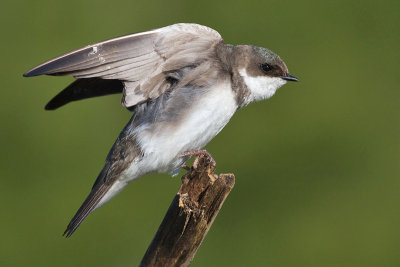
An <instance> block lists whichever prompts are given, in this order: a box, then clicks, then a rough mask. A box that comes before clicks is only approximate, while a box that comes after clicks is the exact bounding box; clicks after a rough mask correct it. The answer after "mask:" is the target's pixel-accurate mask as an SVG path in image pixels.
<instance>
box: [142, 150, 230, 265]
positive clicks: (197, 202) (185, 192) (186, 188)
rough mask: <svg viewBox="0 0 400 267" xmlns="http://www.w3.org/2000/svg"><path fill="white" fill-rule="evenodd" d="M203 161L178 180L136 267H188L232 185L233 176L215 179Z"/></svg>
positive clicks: (204, 160)
mask: <svg viewBox="0 0 400 267" xmlns="http://www.w3.org/2000/svg"><path fill="white" fill-rule="evenodd" d="M213 169H214V168H213V167H212V166H211V164H210V162H209V161H208V160H207V158H205V157H202V156H200V158H199V164H198V167H197V168H196V169H194V168H193V167H192V168H191V170H190V171H189V172H188V173H187V174H185V175H184V176H183V177H182V182H183V183H182V186H181V188H180V189H179V191H178V193H177V194H176V196H175V198H174V200H173V201H172V203H171V205H170V207H169V209H168V211H167V214H166V215H165V217H164V219H163V221H162V223H161V225H160V227H159V228H158V231H157V233H156V235H155V236H154V238H153V241H152V242H151V244H150V246H149V247H148V249H147V251H146V254H145V255H144V257H143V259H142V261H141V263H140V266H141V267H149V266H163V267H167V266H188V265H189V264H190V262H191V261H192V259H193V257H194V255H195V254H196V251H197V249H198V248H199V246H200V244H201V242H202V241H203V239H204V237H205V236H206V234H207V232H208V230H209V229H210V227H211V225H212V223H213V222H214V219H215V217H216V216H217V214H218V212H219V210H220V209H221V207H222V205H223V203H224V201H225V199H226V197H227V196H228V194H229V192H230V191H231V190H232V188H233V186H234V184H235V176H234V175H233V174H220V175H219V177H218V178H217V177H216V175H215V174H214V170H213Z"/></svg>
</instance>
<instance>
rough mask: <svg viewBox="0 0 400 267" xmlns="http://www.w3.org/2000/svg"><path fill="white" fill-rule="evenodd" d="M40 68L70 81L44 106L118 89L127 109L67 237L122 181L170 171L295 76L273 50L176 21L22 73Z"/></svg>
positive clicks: (37, 71)
mask: <svg viewBox="0 0 400 267" xmlns="http://www.w3.org/2000/svg"><path fill="white" fill-rule="evenodd" d="M267 67H268V68H269V67H270V68H271V69H270V70H267V71H266V69H268V68H267ZM42 74H46V75H72V76H74V77H75V78H76V79H77V80H76V81H75V82H73V83H72V84H70V85H69V86H68V87H67V88H65V89H64V90H63V91H61V92H60V93H59V94H58V95H57V96H55V97H54V98H53V99H52V100H51V101H50V102H49V103H48V104H47V105H46V109H56V108H58V107H61V106H62V105H64V104H66V103H69V102H71V101H76V100H80V99H85V98H90V97H96V96H102V95H107V94H113V93H120V92H122V104H123V105H124V106H125V107H126V108H128V109H129V110H130V111H131V112H132V113H133V116H132V118H131V120H130V121H129V122H128V124H127V125H126V126H125V128H124V129H123V131H122V132H121V134H120V135H119V137H118V139H117V140H116V142H115V143H114V145H113V147H112V148H111V150H110V152H109V154H108V156H107V158H106V162H105V165H104V168H103V169H102V171H101V172H100V174H99V176H98V178H97V179H96V181H95V183H94V185H93V187H92V190H91V192H90V193H89V195H88V197H87V198H86V200H85V201H84V202H83V204H82V206H81V207H80V208H79V210H78V211H77V213H76V214H75V216H74V217H73V218H72V220H71V222H70V223H69V225H68V226H67V229H66V230H65V232H64V235H66V236H67V237H69V236H71V235H72V234H73V233H74V231H75V230H76V229H77V228H78V227H79V225H80V224H81V223H82V222H83V220H84V219H85V218H86V217H87V216H88V215H89V214H90V213H91V212H92V211H93V210H95V209H97V208H99V207H100V206H101V205H103V204H104V203H105V202H107V201H108V200H109V199H111V198H112V197H113V196H115V195H116V194H117V193H118V192H119V191H120V190H122V188H123V187H124V186H126V184H128V183H129V182H131V181H132V180H134V179H136V178H138V177H141V176H142V175H145V174H147V173H151V172H155V171H158V172H167V173H171V174H176V173H177V171H179V168H180V167H181V166H182V165H183V164H184V163H185V162H186V161H187V160H188V158H189V157H188V156H186V155H187V154H186V155H185V156H182V155H183V153H184V152H186V151H193V150H198V149H201V148H202V147H204V146H205V145H206V144H207V143H208V142H209V141H210V140H211V139H212V138H213V137H214V136H215V135H216V134H218V132H219V131H220V130H221V129H222V128H223V127H224V126H225V125H226V123H228V121H229V119H230V118H231V116H232V115H233V114H234V113H235V111H236V110H237V109H238V108H241V107H243V106H245V105H247V104H249V103H250V102H253V101H257V100H261V99H265V98H268V97H270V96H272V95H273V94H274V93H275V91H276V90H277V89H278V88H279V87H280V86H282V85H283V84H284V83H285V81H287V80H292V81H295V80H297V79H296V78H294V77H293V76H291V75H289V73H288V70H287V67H286V65H285V64H284V62H283V61H282V60H281V59H280V58H279V56H277V55H276V54H274V53H273V52H272V51H270V50H268V49H265V48H258V47H254V46H249V45H238V46H234V45H229V44H226V43H225V42H224V41H223V40H222V38H221V36H220V35H219V33H218V32H216V31H214V30H212V29H210V28H208V27H205V26H201V25H197V24H183V23H182V24H175V25H171V26H168V27H164V28H160V29H156V30H152V31H148V32H143V33H138V34H132V35H128V36H123V37H119V38H115V39H111V40H108V41H104V42H101V43H97V44H94V45H90V46H87V47H84V48H82V49H79V50H76V51H73V52H70V53H68V54H66V55H63V56H60V57H58V58H55V59H53V60H50V61H48V62H46V63H43V64H41V65H39V66H38V67H36V68H34V69H32V70H30V71H28V72H27V73H25V74H24V76H26V77H30V76H36V75H42ZM264 86H265V90H264V89H263V87H264Z"/></svg>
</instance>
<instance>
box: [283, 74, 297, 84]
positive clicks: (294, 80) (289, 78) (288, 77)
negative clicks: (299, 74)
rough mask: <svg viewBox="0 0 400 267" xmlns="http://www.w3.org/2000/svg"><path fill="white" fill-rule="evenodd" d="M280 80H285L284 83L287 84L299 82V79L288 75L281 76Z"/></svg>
mask: <svg viewBox="0 0 400 267" xmlns="http://www.w3.org/2000/svg"><path fill="white" fill-rule="evenodd" d="M281 78H282V79H284V80H286V81H289V82H298V81H299V79H297V78H296V77H294V76H292V75H290V74H288V75H285V76H281Z"/></svg>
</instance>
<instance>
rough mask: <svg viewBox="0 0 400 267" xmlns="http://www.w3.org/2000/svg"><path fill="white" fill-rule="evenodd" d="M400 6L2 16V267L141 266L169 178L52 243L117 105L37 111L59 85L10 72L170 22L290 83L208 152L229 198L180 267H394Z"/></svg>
mask: <svg viewBox="0 0 400 267" xmlns="http://www.w3.org/2000/svg"><path fill="white" fill-rule="evenodd" d="M399 3H400V2H399V1H173V0H171V1H152V0H146V1H86V2H83V1H77V0H74V1H59V2H56V1H10V0H6V1H3V2H2V8H1V9H2V10H1V11H0V12H1V16H0V25H1V26H0V27H1V43H0V47H1V52H2V53H1V63H0V68H1V71H0V75H1V77H0V84H1V90H0V94H1V98H0V99H1V100H0V101H1V105H0V108H1V113H0V122H1V131H0V135H1V136H0V137H1V138H0V140H1V141H0V142H1V144H0V145H1V156H0V157H1V160H0V164H1V165H0V179H1V180H0V183H1V184H0V208H1V220H0V229H1V230H0V236H1V239H0V240H1V241H0V266H136V265H137V264H138V263H139V261H140V259H141V258H142V256H143V254H144V252H145V250H146V248H147V246H148V244H149V243H150V241H151V239H152V237H153V235H154V234H155V232H156V230H157V228H158V226H159V224H160V222H161V220H162V218H163V217H164V214H165V212H166V210H167V208H168V206H169V204H170V202H171V200H172V198H173V196H174V194H175V193H176V192H177V190H178V188H179V185H180V179H179V177H177V178H170V177H169V176H167V175H165V174H156V175H149V176H147V177H146V179H139V180H137V181H135V182H133V183H132V184H131V185H130V186H128V187H127V188H126V189H125V190H124V191H123V192H122V193H121V194H120V195H118V196H117V197H116V198H114V199H113V200H112V201H111V202H110V203H108V204H107V205H105V206H104V207H102V208H101V209H99V210H97V211H96V212H95V213H93V214H92V215H90V216H89V217H88V219H87V220H86V221H85V222H84V223H83V224H82V226H81V227H80V228H79V229H78V231H77V232H76V233H75V234H74V235H73V236H72V237H71V238H70V239H65V238H63V237H62V236H61V234H62V232H63V230H64V229H65V227H66V225H67V223H68V222H69V220H70V218H71V217H72V216H73V215H74V213H75V211H76V210H77V209H78V207H79V206H80V204H81V203H82V201H83V200H84V198H85V197H86V195H87V193H88V192H89V190H90V188H91V186H92V183H93V182H94V180H95V178H96V176H97V174H98V173H99V171H100V170H101V168H102V167H103V162H104V159H105V156H106V154H107V153H108V150H109V149H110V147H111V145H112V144H113V142H114V140H115V139H116V137H117V135H118V134H119V132H120V130H121V129H122V128H123V126H124V125H125V124H126V122H127V121H128V119H129V116H130V114H129V112H127V111H126V110H125V109H124V108H123V107H122V106H121V105H120V104H119V101H120V96H117V95H116V96H110V97H104V98H97V99H92V100H87V101H84V102H83V101H82V102H76V103H73V104H70V105H68V106H65V107H63V108H61V109H60V110H56V111H54V112H47V111H45V110H44V109H43V107H44V105H45V104H46V102H47V101H48V100H49V99H50V98H51V97H53V96H54V95H55V94H56V93H57V92H59V91H60V90H61V89H63V88H64V87H65V86H66V85H67V84H69V83H70V82H71V81H72V78H70V77H63V78H60V77H36V78H29V79H28V78H22V73H24V72H25V71H27V70H28V69H30V68H32V67H34V66H36V65H37V64H39V63H42V62H43V61H45V60H48V59H50V58H53V57H55V56H58V55H60V54H63V53H64V52H68V51H70V50H73V49H77V48H80V47H82V46H85V45H87V44H90V43H93V42H97V41H101V40H104V39H108V38H111V37H115V36H120V35H123V34H128V33H133V32H137V31H143V30H148V29H153V28H157V27H162V26H166V25H169V24H173V23H176V22H196V23H200V24H204V25H207V26H210V27H212V28H214V29H216V30H217V31H219V32H220V33H221V35H222V36H223V37H224V39H225V41H226V42H227V43H232V44H254V45H259V46H264V47H267V48H269V49H271V50H273V51H275V52H276V53H278V54H279V55H280V56H281V57H282V58H283V59H284V60H285V62H286V64H287V65H288V67H289V70H290V72H291V73H292V74H293V75H295V76H296V77H298V78H299V79H300V80H301V81H300V82H299V83H290V84H287V85H285V86H284V87H283V88H281V89H279V91H278V92H277V94H276V95H275V96H274V97H273V98H271V99H269V100H267V101H263V102H259V103H256V104H252V105H250V106H248V107H246V108H245V109H243V110H240V111H239V112H238V113H237V114H236V115H235V116H234V117H233V119H232V120H231V122H230V123H229V124H228V125H227V126H226V127H225V129H224V130H223V131H222V132H221V133H220V134H219V135H218V136H217V137H216V138H214V140H213V141H212V142H211V143H210V144H209V145H208V146H207V147H206V148H207V149H208V150H209V151H210V152H211V153H212V154H213V156H214V158H215V159H216V161H217V172H219V173H224V172H233V173H235V175H236V185H235V188H234V190H233V191H232V192H231V194H230V195H229V197H228V199H227V201H226V202H225V205H224V207H223V209H222V210H221V212H220V213H219V216H218V217H217V219H216V221H215V223H214V225H213V227H212V229H211V231H210V232H209V233H208V235H207V237H206V239H205V241H204V242H203V244H202V246H201V247H200V249H199V251H198V253H197V255H196V257H195V259H194V261H193V263H192V266H400V252H399V248H400V230H399V227H400V209H399V204H400V194H399V192H400V168H399V164H400V162H399V160H400V153H399V152H400V147H399V141H398V139H399V130H400V124H399V122H400V121H399V99H400V88H399V85H398V83H399V67H400V66H399V62H400V53H399V43H400V38H399V37H400V34H399V33H400V31H399V29H400V27H399V26H400V23H399V14H400V10H399ZM182 173H183V172H182Z"/></svg>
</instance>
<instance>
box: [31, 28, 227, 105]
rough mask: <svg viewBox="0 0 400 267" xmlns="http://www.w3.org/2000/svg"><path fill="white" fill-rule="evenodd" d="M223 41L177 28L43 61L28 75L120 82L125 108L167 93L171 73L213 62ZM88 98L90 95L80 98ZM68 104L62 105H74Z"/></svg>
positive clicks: (195, 30)
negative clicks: (168, 77)
mask: <svg viewBox="0 0 400 267" xmlns="http://www.w3.org/2000/svg"><path fill="white" fill-rule="evenodd" d="M221 41H222V38H221V36H220V35H219V33H218V32H216V31H214V30H213V29H210V28H208V27H205V26H201V25H198V24H186V23H180V24H174V25H171V26H167V27H164V28H160V29H156V30H152V31H148V32H142V33H136V34H132V35H127V36H123V37H119V38H115V39H111V40H108V41H104V42H101V43H97V44H93V45H90V46H87V47H84V48H81V49H79V50H76V51H73V52H70V53H68V54H65V55H63V56H60V57H58V58H55V59H53V60H50V61H48V62H45V63H43V64H41V65H39V66H37V67H35V68H34V69H32V70H30V71H28V72H27V73H25V74H24V76H25V77H30V76H37V75H42V74H47V75H72V76H74V77H75V78H77V79H83V78H101V79H106V80H120V81H122V82H123V83H124V90H123V98H122V104H123V105H124V106H125V107H132V106H134V105H136V104H138V103H140V102H143V101H146V100H148V99H152V98H156V97H158V96H159V95H160V94H162V93H163V92H164V91H165V90H166V89H168V88H167V86H165V78H166V76H167V75H168V73H170V72H173V71H176V70H179V69H180V68H184V67H187V66H193V65H198V64H200V63H202V62H204V61H207V60H209V59H210V56H212V55H213V52H214V46H215V45H216V44H217V43H219V42H221ZM89 91H90V90H89ZM111 91H112V92H114V90H111ZM103 93H104V92H103ZM89 95H90V94H87V91H86V96H85V97H82V98H87V97H90V96H89ZM97 95H99V94H96V93H94V96H97ZM74 96H75V97H77V96H76V94H75V95H74ZM82 98H80V99H82ZM67 100H68V98H67ZM67 100H64V102H69V101H71V100H69V101H67Z"/></svg>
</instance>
